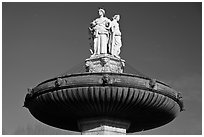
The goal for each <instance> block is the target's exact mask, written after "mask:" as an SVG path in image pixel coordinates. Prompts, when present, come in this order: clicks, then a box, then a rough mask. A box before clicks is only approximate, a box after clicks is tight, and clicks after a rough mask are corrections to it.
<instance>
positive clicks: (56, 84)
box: [55, 78, 63, 87]
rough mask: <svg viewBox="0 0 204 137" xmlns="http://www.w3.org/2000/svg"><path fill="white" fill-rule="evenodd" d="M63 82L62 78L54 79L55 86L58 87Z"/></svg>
mask: <svg viewBox="0 0 204 137" xmlns="http://www.w3.org/2000/svg"><path fill="white" fill-rule="evenodd" d="M62 84H63V79H61V78H57V79H56V81H55V87H59V86H61V85H62Z"/></svg>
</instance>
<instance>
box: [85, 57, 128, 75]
mask: <svg viewBox="0 0 204 137" xmlns="http://www.w3.org/2000/svg"><path fill="white" fill-rule="evenodd" d="M124 66H125V61H124V60H122V59H119V58H116V57H114V56H112V55H109V54H100V55H97V56H93V57H90V58H88V59H86V60H85V68H86V72H92V73H93V72H114V73H123V69H124Z"/></svg>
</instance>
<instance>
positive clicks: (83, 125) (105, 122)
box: [78, 118, 130, 135]
mask: <svg viewBox="0 0 204 137" xmlns="http://www.w3.org/2000/svg"><path fill="white" fill-rule="evenodd" d="M129 125H130V123H129V122H128V121H122V120H115V119H109V118H94V119H85V120H80V121H79V122H78V126H79V128H80V129H81V134H82V135H126V130H127V129H128V127H129Z"/></svg>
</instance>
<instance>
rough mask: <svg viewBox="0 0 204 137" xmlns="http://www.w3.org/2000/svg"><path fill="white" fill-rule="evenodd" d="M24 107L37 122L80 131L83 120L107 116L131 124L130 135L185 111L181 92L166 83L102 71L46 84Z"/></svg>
mask: <svg viewBox="0 0 204 137" xmlns="http://www.w3.org/2000/svg"><path fill="white" fill-rule="evenodd" d="M155 87H156V88H155ZM24 105H25V107H27V108H28V109H29V111H30V112H31V114H32V115H33V116H34V117H36V118H37V119H38V120H40V121H42V122H44V123H46V124H48V125H51V126H54V127H58V128H62V129H67V130H73V131H81V130H80V129H79V127H78V121H79V120H80V119H87V118H92V117H103V116H106V117H108V118H110V119H112V118H117V119H120V120H127V121H131V124H130V127H129V128H128V129H127V130H126V131H127V133H131V132H136V131H141V130H148V129H152V128H155V127H159V126H162V125H164V124H166V123H168V122H170V121H172V120H173V119H174V118H175V117H176V115H177V114H178V112H179V111H182V109H183V105H182V101H181V100H180V95H179V94H178V92H177V91H175V90H173V89H172V88H171V87H169V86H168V85H166V84H165V83H162V82H160V81H157V80H153V81H152V80H151V79H149V78H144V77H139V76H135V75H131V74H125V73H103V72H101V73H83V74H72V75H67V76H63V77H60V78H59V77H58V78H53V79H49V80H47V81H44V82H42V83H40V84H39V85H37V86H36V87H34V88H33V89H32V92H31V93H29V94H27V97H26V100H25V104H24ZM144 123H145V124H144ZM105 126H107V125H105ZM108 126H111V125H108ZM119 128H120V127H119ZM108 132H109V131H107V132H105V133H108ZM105 133H104V134H105ZM111 133H112V132H111Z"/></svg>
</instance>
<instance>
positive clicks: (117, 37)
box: [109, 15, 122, 58]
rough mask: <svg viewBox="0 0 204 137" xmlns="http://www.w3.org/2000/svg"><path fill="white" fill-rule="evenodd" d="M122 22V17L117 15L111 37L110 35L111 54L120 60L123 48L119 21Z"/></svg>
mask: <svg viewBox="0 0 204 137" xmlns="http://www.w3.org/2000/svg"><path fill="white" fill-rule="evenodd" d="M119 20H120V15H115V16H114V17H113V20H112V22H111V35H110V43H109V52H110V53H111V54H112V55H114V56H116V57H117V58H120V56H119V54H120V48H121V46H122V42H121V32H120V28H119V24H118V21H119Z"/></svg>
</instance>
